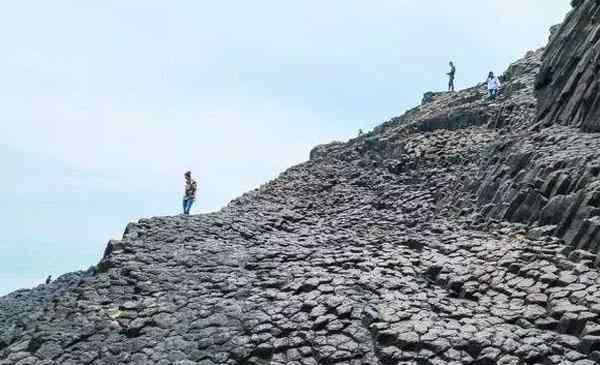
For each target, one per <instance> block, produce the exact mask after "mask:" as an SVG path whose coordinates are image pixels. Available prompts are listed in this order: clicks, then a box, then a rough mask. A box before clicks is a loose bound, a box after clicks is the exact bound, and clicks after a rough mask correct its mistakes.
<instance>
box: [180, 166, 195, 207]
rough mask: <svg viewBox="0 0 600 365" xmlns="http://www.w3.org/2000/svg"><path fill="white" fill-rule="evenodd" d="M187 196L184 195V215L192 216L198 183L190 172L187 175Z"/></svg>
mask: <svg viewBox="0 0 600 365" xmlns="http://www.w3.org/2000/svg"><path fill="white" fill-rule="evenodd" d="M184 176H185V194H184V195H183V214H184V215H190V209H192V205H193V204H194V200H196V182H195V181H194V179H192V173H191V172H190V171H188V172H186V173H185V175H184Z"/></svg>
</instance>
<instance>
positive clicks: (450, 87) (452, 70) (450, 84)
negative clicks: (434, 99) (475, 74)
mask: <svg viewBox="0 0 600 365" xmlns="http://www.w3.org/2000/svg"><path fill="white" fill-rule="evenodd" d="M455 74H456V67H454V63H453V62H450V72H448V73H447V74H446V75H448V78H449V79H450V80H449V81H448V91H454V75H455Z"/></svg>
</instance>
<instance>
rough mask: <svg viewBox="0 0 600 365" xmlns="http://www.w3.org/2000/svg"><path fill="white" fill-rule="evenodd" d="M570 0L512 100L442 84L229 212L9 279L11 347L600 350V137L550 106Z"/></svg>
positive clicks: (470, 356) (238, 353) (67, 360)
mask: <svg viewBox="0 0 600 365" xmlns="http://www.w3.org/2000/svg"><path fill="white" fill-rule="evenodd" d="M574 5H575V6H576V8H575V9H574V11H573V12H572V13H571V14H570V15H569V18H568V19H567V21H566V22H565V25H563V26H562V27H561V28H560V29H559V30H557V32H556V34H555V35H554V38H553V41H552V42H551V44H550V46H549V47H548V48H547V49H546V50H545V51H543V50H540V51H536V52H530V53H528V54H527V55H526V56H525V58H523V59H521V60H519V61H517V62H515V63H514V64H513V65H512V66H511V67H510V68H509V69H508V70H507V72H506V73H505V79H506V80H505V81H506V83H505V84H506V87H505V89H504V92H503V94H502V95H501V97H500V99H499V100H498V102H497V103H494V104H490V103H489V102H488V101H487V100H485V90H484V88H483V86H482V85H478V86H476V87H473V88H470V89H467V90H463V91H461V92H458V93H453V94H448V93H428V94H426V96H425V98H424V100H423V104H422V105H420V106H419V107H417V108H415V109H413V110H410V111H408V112H407V113H406V114H404V115H403V116H401V117H398V118H395V119H393V120H391V121H389V122H386V123H384V124H382V125H381V126H380V127H378V128H376V129H375V130H374V131H372V132H371V133H368V134H366V135H363V136H360V137H358V138H356V139H353V140H351V141H349V142H347V143H333V144H329V145H323V146H319V147H317V148H315V149H314V150H313V151H312V152H311V158H310V160H309V161H308V162H306V163H304V164H301V165H298V166H295V167H293V168H291V169H289V170H288V171H286V172H284V173H283V174H282V175H281V176H279V177H278V178H277V179H275V180H274V181H272V182H270V183H268V184H265V185H264V186H261V187H260V188H258V189H256V190H254V191H252V192H250V193H247V194H245V195H243V196H242V197H240V198H238V199H236V200H234V201H232V202H231V204H229V205H228V206H227V207H225V208H224V209H223V210H222V211H220V212H218V213H214V214H208V215H200V216H192V217H180V216H178V217H159V218H152V219H143V220H141V221H139V222H137V223H132V224H129V225H128V226H127V229H126V231H125V234H124V236H123V239H122V240H120V241H111V242H109V244H108V246H107V249H106V252H105V253H104V257H103V259H102V261H101V262H100V263H99V265H98V266H97V267H96V268H95V269H92V270H89V271H87V272H81V273H73V274H68V275H65V276H63V277H61V278H60V279H58V280H57V281H56V282H54V283H52V284H50V285H44V286H40V287H38V288H36V289H33V290H23V291H18V292H15V293H13V294H11V295H9V296H6V297H4V298H0V364H1V365H9V364H10V365H26V364H36V365H41V364H44V365H51V364H73V365H75V364H96V365H108V364H165V365H166V364H178V365H191V364H202V365H209V364H211V365H212V364H240V365H251V364H252V365H266V364H293V365H311V364H347V365H354V364H356V365H358V364H373V365H375V364H432V365H436V364H481V365H484V364H577V365H588V364H596V363H600V319H599V317H598V315H599V314H600V290H599V285H600V271H598V268H597V267H598V259H597V253H598V249H599V248H600V247H599V246H600V245H598V242H599V240H598V239H599V237H597V235H598V234H600V232H599V231H600V228H598V227H599V226H598V224H600V198H599V197H600V195H599V194H598V190H597V186H599V185H600V183H598V181H599V179H598V175H599V173H600V167H598V166H597V165H596V162H595V161H597V158H596V157H598V156H597V153H598V152H597V151H599V149H598V147H599V146H598V143H599V142H598V141H597V138H596V135H594V134H588V133H586V131H587V130H588V129H587V128H583V129H578V128H574V126H580V124H579V122H574V123H566V122H565V123H563V122H560V123H559V122H553V119H552V118H550V119H548V116H549V115H557V114H556V113H554V112H551V113H550V112H546V111H544V110H545V108H547V107H548V106H552V108H554V107H556V106H559V105H561V102H558V101H557V100H558V99H561V98H562V99H561V100H563V99H564V98H565V96H564V95H566V94H564V93H559V94H557V93H556V90H555V89H556V88H559V87H560V86H559V83H560V81H559V80H560V79H564V78H566V77H568V75H571V74H574V73H577V72H579V71H578V70H580V67H579V66H578V63H574V62H569V61H562V60H563V59H567V58H568V56H567V55H568V54H569V53H572V52H573V50H572V48H571V47H572V46H573V44H572V41H571V40H573V39H579V37H580V35H578V34H579V33H580V32H583V31H584V30H585V29H589V27H590V26H592V25H593V22H594V21H595V20H594V19H595V17H593V16H592V17H589V16H588V15H589V14H595V11H596V10H597V9H598V5H596V3H595V1H593V0H587V1H578V2H575V4H574ZM561 40H562V41H561ZM587 46H588V47H592V46H591V45H589V44H587ZM580 47H581V48H585V47H586V44H585V43H582V44H581V45H580ZM557 55H563V56H557ZM553 65H560V67H559V66H553ZM540 69H541V70H542V73H540V74H539V75H540V76H539V77H538V81H537V83H536V76H537V75H538V71H539V70H540ZM548 69H552V70H558V69H560V72H559V73H556V71H554V73H553V75H558V74H561V75H564V76H561V78H556V77H555V78H553V81H552V82H550V83H548V81H547V80H546V81H545V82H540V81H539V80H540V78H542V79H544V78H547V76H544V75H545V72H547V71H545V70H548ZM586 80H587V79H585V78H583V79H579V81H577V82H574V84H573V85H572V86H571V87H573V88H575V89H577V88H578V87H580V86H581V85H580V83H584V82H587V81H586ZM536 85H537V89H538V90H537V96H538V98H536V92H535V90H534V86H536ZM561 95H562V96H561ZM568 99H569V100H570V101H569V102H572V103H578V101H577V100H579V99H577V97H576V96H575V95H571V96H570V97H569V98H568ZM565 100H566V99H565ZM567 104H568V103H567ZM567 104H565V103H564V102H563V103H562V107H565V105H567ZM592 109H593V110H592ZM592 109H590V110H589V111H588V112H587V113H586V115H587V116H589V118H590V119H589V123H591V124H589V125H592V124H593V121H594V119H593V117H592V116H593V115H594V113H596V112H597V110H595V109H594V108H593V107H592ZM561 114H562V112H561ZM586 125H587V124H586Z"/></svg>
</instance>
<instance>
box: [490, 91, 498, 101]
mask: <svg viewBox="0 0 600 365" xmlns="http://www.w3.org/2000/svg"><path fill="white" fill-rule="evenodd" d="M489 92H490V100H496V95H497V94H498V89H490V90H489Z"/></svg>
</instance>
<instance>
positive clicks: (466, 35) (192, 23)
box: [0, 0, 570, 295]
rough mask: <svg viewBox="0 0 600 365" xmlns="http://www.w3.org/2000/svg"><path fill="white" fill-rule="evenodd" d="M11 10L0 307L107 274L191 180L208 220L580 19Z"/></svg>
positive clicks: (289, 7) (547, 9) (496, 8)
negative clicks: (49, 280) (104, 258)
mask: <svg viewBox="0 0 600 365" xmlns="http://www.w3.org/2000/svg"><path fill="white" fill-rule="evenodd" d="M232 7H234V9H235V11H232ZM6 8H7V9H6V11H5V12H4V14H3V17H4V18H3V20H4V21H3V22H2V25H0V27H1V28H2V30H3V32H2V33H1V35H0V39H1V40H2V41H3V44H4V45H5V47H3V49H2V50H0V53H1V54H2V56H3V57H2V58H1V59H0V77H1V78H2V80H3V82H2V83H1V84H0V93H1V95H2V97H3V99H4V100H5V106H4V108H3V110H2V113H1V114H0V163H1V164H2V166H3V167H4V174H5V176H4V179H2V181H1V182H0V200H2V201H4V202H5V204H4V208H3V209H2V210H1V211H0V219H1V220H2V222H3V226H4V229H3V232H2V235H1V236H0V250H2V255H1V256H0V295H4V294H7V293H9V292H11V291H13V290H15V289H18V288H28V287H32V286H35V285H37V284H39V283H42V282H43V281H44V280H45V278H46V276H47V275H49V274H52V275H53V276H54V277H57V276H59V275H61V274H63V273H67V272H72V271H76V270H80V269H86V268H87V267H89V266H91V265H93V264H95V263H97V262H98V260H99V259H100V256H101V255H102V252H103V250H104V247H105V244H106V242H107V241H108V240H109V239H111V238H119V237H120V235H121V233H122V231H123V229H124V228H125V226H126V225H127V223H128V222H130V221H135V220H137V219H139V218H142V217H149V216H162V215H174V214H178V213H179V212H180V210H181V207H180V205H181V194H182V189H183V176H182V174H183V172H184V171H186V170H188V169H189V170H192V171H193V172H194V175H195V176H196V178H197V180H198V183H199V191H198V199H197V203H196V205H195V206H194V208H193V212H194V213H204V212H209V211H214V210H217V209H220V208H221V207H223V206H224V205H226V204H227V202H228V201H230V200H231V199H234V198H235V197H237V196H239V195H241V194H242V193H243V192H246V191H249V190H252V189H254V188H255V187H258V186H259V185H261V184H263V183H265V182H267V181H268V180H270V179H272V178H275V177H276V176H277V175H278V174H279V173H281V172H283V171H284V170H285V169H286V168H288V167H290V166H292V165H294V164H297V163H299V162H302V161H304V160H307V159H308V153H309V151H310V149H311V148H312V147H314V146H316V145H318V144H322V143H328V142H331V141H333V140H341V141H344V140H347V139H348V138H351V137H354V136H355V135H356V134H357V131H358V129H359V128H360V129H363V130H364V131H368V130H370V129H372V128H373V127H375V126H376V125H378V124H380V123H382V122H384V121H386V120H388V119H390V118H391V117H394V116H397V115H400V114H402V113H403V112H404V111H405V110H407V109H409V108H411V107H413V106H415V105H417V104H419V101H420V99H421V97H422V95H423V93H424V92H426V91H442V90H445V88H446V85H447V77H446V75H445V74H446V72H448V70H447V69H448V61H450V60H452V61H454V62H455V64H456V67H457V74H456V86H457V89H462V88H465V87H469V86H472V85H474V84H476V83H478V82H481V81H483V80H484V78H485V76H486V75H487V72H488V71H489V70H494V71H497V72H502V71H504V70H505V69H506V67H507V66H508V65H509V64H510V63H511V62H513V61H515V60H517V59H518V58H520V57H521V56H523V55H524V54H525V53H526V52H527V51H529V50H532V49H537V48H539V47H541V46H543V45H544V44H545V42H546V39H547V37H548V35H549V32H548V29H549V27H550V26H552V25H554V24H556V23H558V22H560V21H561V20H562V19H563V17H564V15H565V14H566V12H567V11H568V10H569V9H570V5H569V1H566V0H565V1H562V0H554V1H547V0H546V1H541V0H522V1H517V0H508V1H500V0H497V1H496V0H493V1H492V0H491V1H488V2H485V3H482V4H479V3H476V4H473V2H472V1H467V0H459V1H455V2H452V3H451V4H450V3H447V2H443V3H440V2H438V1H434V0H426V1H422V2H420V3H419V4H416V3H414V2H412V1H408V0H406V1H392V0H376V1H373V2H369V3H368V4H365V3H361V2H357V1H350V2H348V1H345V2H342V1H340V0H333V1H331V2H328V3H325V4H324V3H322V2H317V1H313V0H307V1H305V2H302V3H294V4H282V3H281V2H275V1H257V2H253V3H251V4H250V3H239V2H228V1H226V2H221V3H212V2H211V3H209V2H203V1H200V2H196V1H184V0H178V1H173V2H170V3H168V4H166V3H162V2H157V1H149V2H148V1H139V0H132V1H128V2H127V3H123V2H119V1H114V0H109V1H106V2H103V3H101V4H89V3H88V4H86V5H84V4H82V3H81V2H75V1H66V0H59V1H55V2H52V3H41V4H40V3H37V2H36V3H34V2H32V1H29V0H26V1H22V2H18V3H11V4H8V5H7V6H6ZM32 8H35V9H36V12H32V11H31V10H30V9H32ZM514 9H518V10H519V11H514ZM490 14H493V20H494V22H495V23H493V24H489V23H490V18H491V16H490ZM525 29H526V30H527V31H524V30H525Z"/></svg>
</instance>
